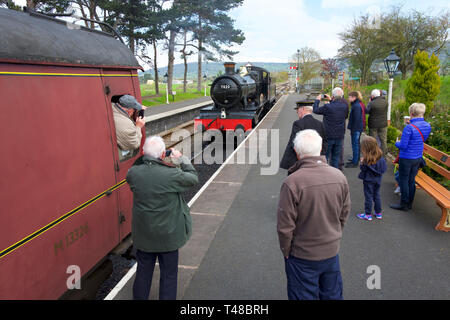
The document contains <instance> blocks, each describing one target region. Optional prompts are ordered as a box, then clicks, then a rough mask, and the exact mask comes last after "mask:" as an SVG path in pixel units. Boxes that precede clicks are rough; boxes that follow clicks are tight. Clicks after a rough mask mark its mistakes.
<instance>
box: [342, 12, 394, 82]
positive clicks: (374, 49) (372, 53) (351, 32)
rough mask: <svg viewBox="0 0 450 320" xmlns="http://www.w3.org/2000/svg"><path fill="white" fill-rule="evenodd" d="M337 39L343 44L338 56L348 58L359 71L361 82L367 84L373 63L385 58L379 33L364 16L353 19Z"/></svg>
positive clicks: (367, 17)
mask: <svg viewBox="0 0 450 320" xmlns="http://www.w3.org/2000/svg"><path fill="white" fill-rule="evenodd" d="M339 38H340V39H341V40H342V42H343V43H344V45H343V46H342V47H341V48H340V49H339V56H340V57H341V58H348V59H349V60H350V63H351V64H352V65H353V66H354V67H355V69H358V70H359V71H360V77H361V82H362V83H363V84H367V80H368V79H369V74H370V68H371V66H372V64H373V62H374V61H375V60H376V59H379V58H384V55H386V56H387V53H386V52H385V51H384V50H380V43H381V39H380V31H379V30H378V29H376V28H373V26H372V24H371V23H370V19H369V16H368V15H365V16H361V17H359V18H358V19H355V20H354V21H353V23H352V24H351V25H350V27H349V28H347V30H345V31H344V32H342V33H340V34H339ZM391 49H392V48H391Z"/></svg>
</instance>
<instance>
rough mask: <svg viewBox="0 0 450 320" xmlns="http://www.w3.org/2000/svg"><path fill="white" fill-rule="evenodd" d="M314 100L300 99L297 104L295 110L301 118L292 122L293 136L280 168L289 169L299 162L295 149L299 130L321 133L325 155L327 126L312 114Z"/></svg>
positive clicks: (323, 153)
mask: <svg viewBox="0 0 450 320" xmlns="http://www.w3.org/2000/svg"><path fill="white" fill-rule="evenodd" d="M313 103H314V102H312V101H310V102H308V101H298V102H297V103H296V106H295V108H294V109H295V110H296V111H297V115H298V118H299V120H297V121H295V122H294V123H293V124H292V131H291V136H290V138H289V142H288V144H287V146H286V150H285V151H284V154H283V158H282V159H281V162H280V168H282V169H286V170H288V169H289V168H290V167H292V166H293V165H294V164H295V163H296V162H297V154H296V153H295V150H294V139H295V136H296V134H297V132H299V131H302V130H306V129H313V130H316V131H317V132H318V133H319V135H320V136H321V137H322V151H321V154H322V155H325V154H326V152H327V137H326V134H325V126H324V125H323V123H322V121H320V120H317V119H315V118H314V116H313V115H312V112H313V107H312V105H313Z"/></svg>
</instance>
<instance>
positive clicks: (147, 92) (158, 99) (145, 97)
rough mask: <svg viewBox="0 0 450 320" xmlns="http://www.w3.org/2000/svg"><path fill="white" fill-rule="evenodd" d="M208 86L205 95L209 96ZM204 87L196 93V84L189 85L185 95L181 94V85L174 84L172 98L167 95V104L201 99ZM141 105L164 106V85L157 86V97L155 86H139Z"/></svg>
mask: <svg viewBox="0 0 450 320" xmlns="http://www.w3.org/2000/svg"><path fill="white" fill-rule="evenodd" d="M209 89H210V84H209V83H208V85H207V86H206V95H207V96H209ZM204 90H205V85H204V84H203V90H202V91H197V84H195V83H194V84H189V85H188V86H187V90H186V93H184V92H183V85H182V84H174V85H173V86H172V91H175V92H176V94H175V95H174V96H172V95H169V103H172V102H179V101H184V100H189V99H195V98H201V97H204V96H205V91H204ZM141 95H142V104H143V105H144V106H147V107H153V106H156V105H161V104H166V84H164V83H163V84H160V85H159V95H156V91H155V85H154V84H153V85H149V84H141Z"/></svg>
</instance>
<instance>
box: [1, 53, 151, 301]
mask: <svg viewBox="0 0 450 320" xmlns="http://www.w3.org/2000/svg"><path fill="white" fill-rule="evenodd" d="M5 72H28V73H36V75H24V74H20V75H9V74H5ZM49 73H51V74H55V73H58V74H60V75H57V76H56V75H55V76H49V75H43V74H49ZM79 74H96V76H89V77H84V76H80V75H79ZM118 75H122V76H118ZM106 86H109V88H110V91H111V92H110V93H109V94H106V93H105V87H106ZM127 93H128V94H132V95H134V96H135V97H136V98H137V100H138V101H141V95H140V89H139V81H138V77H137V70H136V69H132V68H130V69H128V70H127V69H125V68H123V67H122V68H117V69H108V68H95V67H90V68H88V67H79V66H70V65H65V66H56V65H38V64H22V63H20V62H18V61H15V62H14V63H6V62H2V61H0V97H1V98H0V108H1V113H0V137H1V142H2V143H1V156H0V168H1V169H0V170H1V179H0V204H1V207H0V208H1V209H0V219H1V221H2V231H1V232H0V250H3V249H5V248H8V247H9V246H11V245H13V244H14V243H16V242H17V241H19V240H21V239H23V238H24V237H26V236H28V235H30V234H31V233H33V232H35V231H36V230H39V229H40V228H42V227H44V226H46V225H47V224H48V223H50V222H52V221H54V220H55V219H57V218H58V217H60V216H62V215H64V214H65V213H67V212H69V211H70V210H72V209H74V208H76V207H78V206H79V205H81V204H83V203H85V202H86V201H88V200H90V199H91V198H93V197H95V196H96V195H98V194H100V193H102V192H103V191H105V190H107V189H108V188H110V187H112V186H114V185H115V184H117V183H118V182H120V181H121V180H123V179H124V178H125V176H126V173H127V170H128V169H129V167H131V165H132V163H133V162H134V161H135V160H136V158H137V157H138V156H139V155H137V156H136V157H134V158H133V159H130V160H128V161H125V162H122V163H119V162H118V155H117V147H116V135H115V127H114V120H113V117H112V109H111V97H112V96H114V95H120V94H127ZM144 139H145V130H143V140H144ZM116 165H118V168H119V169H120V170H119V171H117V170H116ZM131 206H132V193H131V191H130V189H129V187H128V185H127V184H125V185H123V186H122V187H121V188H119V189H118V190H116V191H113V192H112V194H111V195H109V196H105V197H103V198H101V199H99V200H97V201H96V202H94V203H93V204H92V205H90V206H88V207H87V208H85V209H83V210H82V211H80V212H78V213H76V214H75V215H73V216H71V217H69V218H68V219H66V220H64V221H62V222H61V223H59V224H58V225H56V226H55V227H53V228H52V229H50V230H48V231H46V232H45V233H43V234H41V235H40V236H38V237H37V238H35V239H33V240H31V241H29V242H27V243H26V244H24V245H23V246H21V247H19V248H18V249H16V250H15V251H13V252H11V253H9V254H8V255H6V256H4V257H2V258H0V299H55V298H58V297H60V296H61V295H62V294H63V293H64V292H65V291H66V290H67V286H66V281H67V279H68V277H69V276H71V274H68V273H66V272H67V268H68V266H70V265H77V266H79V267H80V269H81V273H82V274H85V273H87V272H88V271H89V270H90V269H91V268H93V267H94V266H95V265H96V264H97V263H98V262H99V261H100V260H101V259H103V258H104V257H105V256H106V255H107V254H108V252H110V251H111V249H113V248H114V247H115V246H117V245H118V244H119V243H120V241H121V240H122V239H123V238H124V237H125V236H126V235H128V234H129V233H130V231H131V229H130V223H131ZM119 214H121V215H123V216H124V217H125V221H124V222H123V223H120V222H119ZM81 285H82V286H83V283H81Z"/></svg>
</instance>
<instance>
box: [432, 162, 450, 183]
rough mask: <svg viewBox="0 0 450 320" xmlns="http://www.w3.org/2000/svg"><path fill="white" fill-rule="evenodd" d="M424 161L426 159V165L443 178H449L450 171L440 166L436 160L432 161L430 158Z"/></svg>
mask: <svg viewBox="0 0 450 320" xmlns="http://www.w3.org/2000/svg"><path fill="white" fill-rule="evenodd" d="M426 161H427V166H429V167H430V168H431V169H433V170H434V171H436V172H437V173H439V174H440V175H441V176H443V177H444V178H445V179H450V171H448V170H447V169H445V168H444V167H441V166H440V165H438V164H437V163H436V162H433V161H431V160H430V159H426Z"/></svg>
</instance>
